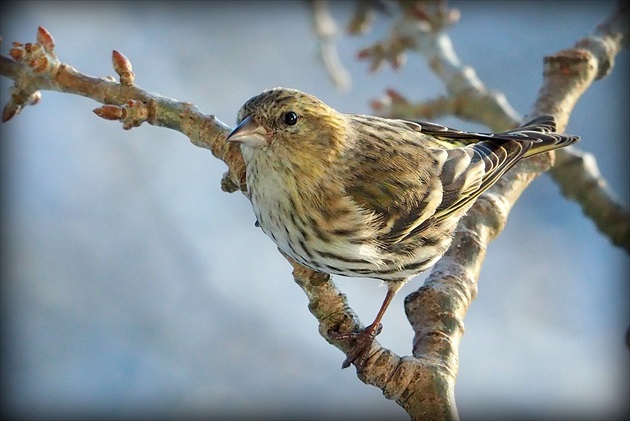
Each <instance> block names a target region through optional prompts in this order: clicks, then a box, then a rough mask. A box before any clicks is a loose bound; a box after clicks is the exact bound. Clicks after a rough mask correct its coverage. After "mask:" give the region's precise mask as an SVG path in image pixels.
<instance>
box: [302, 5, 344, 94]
mask: <svg viewBox="0 0 630 421" xmlns="http://www.w3.org/2000/svg"><path fill="white" fill-rule="evenodd" d="M327 3H328V2H327V1H326V0H312V1H311V16H312V19H313V30H314V32H315V35H316V36H317V39H318V41H319V57H320V59H321V60H322V63H323V64H324V68H325V69H326V70H327V71H328V76H330V79H331V80H332V82H333V83H334V85H335V86H336V87H338V88H339V89H342V90H347V89H350V85H351V84H352V78H351V77H350V73H348V71H347V70H346V69H345V68H344V67H343V65H342V64H341V60H340V59H339V53H338V51H337V44H336V41H335V40H336V38H337V36H338V35H339V29H338V28H337V25H336V24H335V21H334V20H333V18H332V16H331V15H330V12H329V11H328V4H327Z"/></svg>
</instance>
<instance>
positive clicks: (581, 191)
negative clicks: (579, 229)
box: [549, 148, 630, 251]
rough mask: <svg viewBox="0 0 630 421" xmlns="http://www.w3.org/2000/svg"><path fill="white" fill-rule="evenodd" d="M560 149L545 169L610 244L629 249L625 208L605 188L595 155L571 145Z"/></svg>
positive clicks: (627, 218) (629, 236)
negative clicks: (551, 166)
mask: <svg viewBox="0 0 630 421" xmlns="http://www.w3.org/2000/svg"><path fill="white" fill-rule="evenodd" d="M558 152H560V151H558ZM562 152H563V153H556V163H555V165H554V166H553V168H552V169H551V170H550V171H549V174H550V175H551V177H552V178H553V179H554V180H555V181H556V183H558V185H559V186H560V188H561V189H562V194H563V195H564V196H566V197H568V198H569V199H571V200H575V201H576V202H578V203H579V204H580V205H581V206H582V211H583V212H584V213H585V214H586V215H587V216H588V217H589V218H591V219H592V220H593V222H594V223H595V224H596V225H597V228H598V229H599V230H600V231H601V232H602V233H603V234H605V235H606V236H607V237H608V238H609V239H610V241H611V242H612V243H613V244H615V245H616V246H619V247H622V248H624V249H625V250H626V251H630V217H629V216H628V209H627V208H626V207H624V206H622V205H621V204H620V202H619V201H618V200H617V199H616V198H615V195H614V194H613V193H612V192H610V191H609V189H608V185H607V183H606V180H605V179H604V178H603V177H602V175H601V174H600V172H599V168H598V167H597V162H596V161H595V157H594V156H593V155H592V154H590V153H586V152H582V151H579V150H578V149H575V148H570V149H568V150H566V151H562Z"/></svg>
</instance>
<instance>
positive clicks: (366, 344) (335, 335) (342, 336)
mask: <svg viewBox="0 0 630 421" xmlns="http://www.w3.org/2000/svg"><path fill="white" fill-rule="evenodd" d="M382 329H383V325H382V324H380V323H379V324H378V325H376V326H374V325H370V326H368V327H366V328H365V329H363V330H361V331H359V332H345V333H341V332H328V336H329V337H330V338H331V339H332V340H336V341H353V342H354V344H353V346H352V349H350V351H349V352H348V354H346V359H345V360H344V362H343V364H341V368H342V369H344V368H348V367H350V364H352V363H354V365H355V366H356V367H357V369H359V370H361V369H363V367H364V366H365V363H366V361H367V358H368V356H369V355H368V351H369V350H370V347H371V345H372V342H374V339H375V338H376V336H377V335H378V334H379V333H381V330H382Z"/></svg>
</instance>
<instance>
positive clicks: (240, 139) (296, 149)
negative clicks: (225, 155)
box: [227, 88, 347, 161]
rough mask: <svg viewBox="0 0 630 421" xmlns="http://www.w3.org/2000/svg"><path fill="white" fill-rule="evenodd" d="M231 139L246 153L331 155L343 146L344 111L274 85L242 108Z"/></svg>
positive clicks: (307, 157)
mask: <svg viewBox="0 0 630 421" xmlns="http://www.w3.org/2000/svg"><path fill="white" fill-rule="evenodd" d="M237 124H238V126H237V127H236V128H235V129H234V130H233V131H232V133H230V135H229V136H228V138H227V141H228V142H236V143H240V144H241V150H242V151H243V154H244V155H245V156H246V159H247V156H248V155H249V156H252V155H256V154H259V153H265V154H266V155H269V156H275V157H276V158H278V159H287V160H292V161H295V160H296V159H305V160H310V159H315V158H319V159H324V160H326V159H329V158H330V157H332V156H334V155H335V154H337V153H338V152H339V151H340V150H341V149H343V147H344V144H345V133H346V129H347V124H346V121H345V117H344V116H343V114H341V113H339V112H337V111H335V110H334V109H333V108H331V107H329V106H328V105H326V104H324V103H323V102H322V101H320V100H319V99H317V98H316V97H314V96H312V95H309V94H306V93H304V92H301V91H298V90H295V89H287V88H274V89H270V90H267V91H264V92H262V93H261V94H259V95H257V96H255V97H253V98H251V99H250V100H249V101H247V102H246V103H245V104H244V105H243V106H242V107H241V109H240V110H239V112H238V118H237Z"/></svg>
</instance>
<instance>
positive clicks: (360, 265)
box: [227, 88, 579, 368]
mask: <svg viewBox="0 0 630 421" xmlns="http://www.w3.org/2000/svg"><path fill="white" fill-rule="evenodd" d="M237 123H238V126H237V127H236V129H234V131H232V133H231V134H230V135H229V136H228V138H227V141H229V142H237V143H239V144H240V148H241V151H242V154H243V157H244V159H245V164H246V168H247V189H248V191H247V195H248V197H249V199H250V201H251V203H252V206H253V209H254V213H255V214H256V218H257V219H258V223H259V224H260V227H261V228H262V230H263V231H264V232H265V234H267V235H268V236H269V237H271V239H272V240H273V241H274V242H275V243H276V245H277V246H278V247H279V248H280V250H282V251H283V252H284V253H285V254H287V255H288V256H290V257H291V258H293V259H294V260H296V261H297V262H299V263H300V264H302V265H304V266H306V267H308V268H310V269H313V270H316V271H320V272H325V273H329V274H337V275H344V276H350V277H367V278H375V279H380V280H382V281H385V282H386V284H387V287H388V288H387V295H386V296H385V300H384V301H383V304H382V306H381V308H380V310H379V311H378V313H377V315H376V318H375V319H374V322H373V323H372V324H370V325H369V326H368V327H366V328H365V329H363V330H361V331H359V332H349V333H331V337H333V338H337V339H352V340H355V342H354V345H353V348H352V350H351V351H350V352H349V353H348V355H347V358H346V360H345V361H344V363H343V366H342V367H343V368H345V367H348V366H349V365H350V364H351V363H353V362H354V363H355V365H356V366H357V367H361V366H363V365H364V363H365V359H366V355H365V354H366V353H365V351H366V350H367V349H369V347H370V345H371V344H372V342H373V340H374V338H375V337H376V335H377V334H378V333H379V332H380V329H381V319H382V317H383V315H384V314H385V311H386V310H387V307H388V306H389V304H390V302H391V301H392V299H393V297H394V295H395V294H396V292H397V291H398V290H399V289H400V288H401V287H402V286H403V285H404V284H405V282H407V281H408V280H409V279H411V278H412V277H413V276H414V275H417V274H418V273H420V272H423V271H424V270H426V269H428V268H429V267H430V266H432V265H433V264H434V263H435V262H436V261H437V260H438V259H439V258H440V257H441V256H442V255H443V254H444V252H445V251H446V249H447V248H448V247H449V245H450V244H451V240H452V236H453V232H454V230H455V228H456V226H457V223H458V221H459V219H460V218H461V217H462V216H463V215H464V214H465V213H466V211H467V210H468V209H469V208H470V207H471V206H472V204H473V203H474V201H475V199H476V198H477V197H479V195H480V194H481V193H483V192H484V191H486V190H487V189H488V188H489V187H490V186H492V185H493V184H494V183H495V182H496V181H497V180H498V179H499V177H501V176H502V175H503V174H504V173H505V172H506V171H508V170H509V169H510V168H512V167H513V166H514V165H515V164H516V163H517V162H518V161H519V160H521V159H523V158H527V157H530V156H532V155H536V154H539V153H543V152H547V151H550V150H553V149H557V148H561V147H564V146H567V145H570V144H572V143H574V142H576V141H578V140H579V137H577V136H565V135H560V134H558V133H555V132H554V131H555V121H554V118H553V117H552V116H541V117H538V118H535V119H534V120H532V121H530V122H529V123H527V124H525V125H523V126H522V127H519V128H516V129H514V130H508V131H505V132H501V133H471V132H465V131H461V130H455V129H451V128H448V127H445V126H441V125H439V124H435V123H427V122H411V121H405V120H396V119H386V118H381V117H375V116H368V115H359V114H344V113H340V112H338V111H336V110H334V109H333V108H331V107H329V106H328V105H326V104H324V103H323V102H322V101H320V100H319V99H317V98H316V97H314V96H312V95H309V94H306V93H303V92H301V91H298V90H294V89H287V88H274V89H270V90H267V91H264V92H262V93H261V94H259V95H257V96H255V97H253V98H251V99H250V100H249V101H247V102H246V103H245V104H244V105H243V107H242V108H241V109H240V111H239V112H238V119H237Z"/></svg>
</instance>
